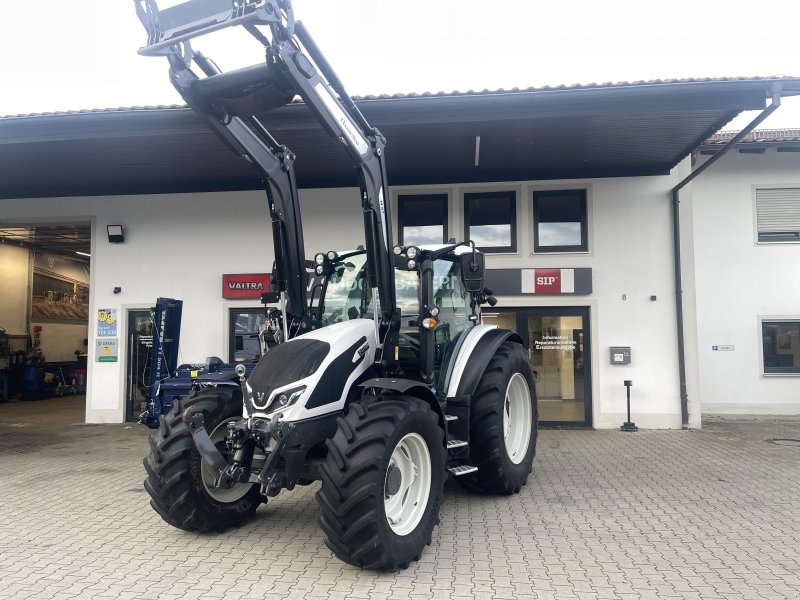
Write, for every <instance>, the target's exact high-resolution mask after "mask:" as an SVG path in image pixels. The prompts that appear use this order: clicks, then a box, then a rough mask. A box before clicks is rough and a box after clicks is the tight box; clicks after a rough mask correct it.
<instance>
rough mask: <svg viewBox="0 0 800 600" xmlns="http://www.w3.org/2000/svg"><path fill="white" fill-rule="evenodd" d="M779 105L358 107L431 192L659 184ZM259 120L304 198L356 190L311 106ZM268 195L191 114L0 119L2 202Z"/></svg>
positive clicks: (617, 102) (389, 102)
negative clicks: (584, 182)
mask: <svg viewBox="0 0 800 600" xmlns="http://www.w3.org/2000/svg"><path fill="white" fill-rule="evenodd" d="M775 92H779V93H780V94H781V95H783V96H790V95H798V94H800V79H798V78H787V77H784V78H763V79H721V80H679V81H669V82H646V83H631V84H628V83H625V84H606V85H591V86H575V87H558V88H539V89H535V88H533V89H527V90H511V91H497V92H477V93H473V92H468V93H452V94H423V95H399V96H386V97H365V98H362V99H359V100H358V101H357V104H358V106H359V108H360V109H361V110H362V111H363V113H364V114H365V116H366V117H367V119H368V120H369V121H370V122H371V123H372V124H373V125H374V126H376V127H378V128H379V129H380V130H381V132H382V133H383V134H384V135H385V137H386V138H387V140H388V145H387V170H388V176H389V183H390V185H407V184H422V185H424V184H436V183H454V182H480V181H523V180H547V179H574V178H595V177H628V176H641V175H659V174H665V173H668V172H669V170H670V169H671V168H672V167H674V166H675V165H676V164H677V163H678V162H679V161H680V160H682V159H683V158H684V157H685V156H687V155H688V154H689V153H690V152H691V151H692V150H694V149H695V148H697V147H698V146H699V145H700V144H701V143H702V142H703V141H704V140H706V139H708V138H709V136H711V135H712V134H714V133H715V132H717V131H718V130H719V129H720V128H722V127H723V126H724V125H725V124H727V123H728V122H729V121H730V120H731V119H733V118H734V117H735V116H736V115H738V114H739V113H740V112H742V111H746V110H760V109H763V108H765V106H766V103H767V99H768V98H770V97H771V96H772V95H773V93H775ZM262 120H263V121H264V123H265V125H267V127H268V128H269V129H270V130H271V131H272V132H273V134H274V135H275V137H276V138H277V139H278V140H279V141H280V142H281V143H284V144H286V145H287V146H289V147H290V148H291V149H292V151H293V152H294V153H295V154H296V155H297V161H296V163H295V167H296V171H297V177H298V182H299V185H300V186H301V187H306V188H308V187H339V186H353V185H356V184H357V179H356V176H355V173H354V171H353V168H352V164H351V163H350V161H349V159H348V157H347V155H346V153H345V151H344V149H343V148H342V147H341V146H340V145H339V144H338V143H337V142H336V141H334V140H333V139H331V138H329V137H328V136H327V134H325V133H324V132H323V130H322V129H321V128H320V126H319V125H318V123H317V121H316V120H315V119H314V118H313V116H312V115H311V114H310V111H309V110H308V109H307V107H306V106H305V105H303V104H302V103H293V104H290V105H287V106H284V107H282V108H280V109H278V110H276V111H274V112H272V113H269V114H268V115H265V116H264V117H263V118H262ZM478 136H479V137H480V145H479V151H478V152H476V140H477V138H478ZM476 158H477V161H476ZM476 162H477V164H476ZM262 187H263V186H262V184H261V182H260V181H259V180H258V178H257V177H256V176H255V173H254V171H253V170H252V168H251V167H250V166H249V165H248V164H247V162H246V161H244V160H243V159H241V158H238V157H236V156H234V155H233V154H231V152H230V151H229V150H228V148H227V147H226V146H225V145H224V144H223V143H222V142H220V141H219V140H218V139H217V138H216V137H215V136H214V134H212V133H211V132H210V131H209V130H208V129H207V128H206V126H205V125H204V124H203V122H202V121H201V120H200V119H199V118H198V117H196V116H195V115H194V113H192V111H190V110H189V109H186V108H182V107H153V108H140V109H113V110H100V111H82V112H77V113H63V114H45V115H23V116H17V117H6V118H2V119H0V198H21V197H48V196H79V195H114V194H142V193H169V192H200V191H222V190H241V189H259V188H262Z"/></svg>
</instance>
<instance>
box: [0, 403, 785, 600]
mask: <svg viewBox="0 0 800 600" xmlns="http://www.w3.org/2000/svg"><path fill="white" fill-rule="evenodd" d="M62 401H63V400H62ZM10 406H11V405H0V598H4V599H5V598H14V599H20V600H21V599H24V598H125V599H127V598H147V599H155V598H159V599H164V600H166V599H178V598H204V599H213V598H225V599H227V598H269V599H278V598H298V599H300V598H302V599H309V600H310V599H313V598H375V599H381V598H403V599H406V598H412V599H423V598H512V599H523V598H587V599H588V598H592V599H594V598H598V599H600V598H702V599H707V598H724V599H735V598H742V599H744V598H800V445H797V442H791V441H778V442H777V443H775V442H770V441H768V440H774V439H776V438H778V439H780V440H787V439H795V440H796V439H800V420H797V419H794V420H771V419H767V418H762V419H759V420H753V421H747V420H735V421H727V420H710V421H709V422H707V423H706V424H705V427H704V429H703V430H702V431H641V432H638V433H635V434H626V433H621V432H616V431H560V430H548V431H542V432H541V436H540V443H539V452H538V456H537V458H536V463H535V469H534V476H533V477H532V478H531V480H530V481H529V483H528V486H527V487H525V488H523V490H522V492H521V493H520V494H518V495H515V496H513V497H509V498H494V497H481V496H475V495H471V494H468V493H465V492H464V491H462V490H461V489H460V488H459V487H458V486H457V485H455V484H454V483H452V482H451V483H449V484H448V485H447V488H446V499H445V506H444V508H443V510H442V515H441V518H442V524H441V526H440V527H439V528H438V529H437V530H436V532H435V533H434V537H433V545H432V546H431V547H429V548H427V549H426V551H425V552H424V554H423V556H422V559H421V560H420V561H419V562H418V563H414V564H412V566H411V567H410V568H409V569H408V570H406V571H403V572H399V573H389V574H376V573H372V572H367V571H361V570H359V569H356V568H353V567H350V566H348V565H345V564H343V563H341V562H339V561H338V560H336V559H335V558H334V557H333V555H332V554H331V553H330V552H329V551H328V550H327V549H326V547H325V546H324V544H323V542H322V535H321V533H320V530H319V528H318V527H317V524H316V519H317V506H316V503H315V500H314V492H315V491H316V489H317V486H316V485H312V486H309V487H307V488H298V489H297V490H295V491H294V492H290V493H285V494H283V495H282V496H280V497H278V498H277V499H275V500H270V502H269V504H268V505H266V506H262V507H261V508H260V509H259V511H258V514H257V518H256V519H255V520H254V521H252V522H250V523H248V524H247V525H245V526H244V527H242V528H241V529H238V530H234V531H230V532H228V533H224V534H220V535H213V536H211V535H197V534H190V533H185V532H182V531H179V530H177V529H173V528H172V527H170V526H168V525H167V524H166V523H164V522H162V521H161V520H160V519H159V517H158V516H157V515H156V513H155V512H153V511H152V510H151V509H150V508H149V506H148V503H147V495H146V494H145V493H144V490H143V489H142V479H143V477H144V470H143V468H142V466H141V460H142V457H143V455H144V453H145V451H146V448H147V440H146V436H147V431H146V430H144V429H143V428H141V427H138V426H134V427H132V428H128V427H125V426H123V425H102V426H99V425H95V426H91V425H80V424H67V425H66V426H62V427H59V428H55V429H54V428H52V427H51V426H48V425H47V424H46V419H42V418H38V419H34V420H31V419H28V420H27V421H26V420H24V419H22V417H21V416H20V413H19V410H18V409H17V412H14V411H13V410H7V409H8V408H9V407H10ZM42 407H43V408H42V411H41V412H40V414H44V410H45V405H42ZM76 420H80V418H78V419H76ZM62 422H64V421H63V420H62ZM72 422H73V423H74V422H75V421H72Z"/></svg>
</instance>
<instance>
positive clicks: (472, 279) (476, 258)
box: [461, 252, 486, 294]
mask: <svg viewBox="0 0 800 600" xmlns="http://www.w3.org/2000/svg"><path fill="white" fill-rule="evenodd" d="M485 269H486V265H485V256H484V255H483V254H482V253H481V252H465V253H464V254H462V255H461V281H462V282H463V284H464V288H465V289H466V290H467V291H468V292H469V293H470V294H479V293H480V292H482V291H483V274H484V270H485Z"/></svg>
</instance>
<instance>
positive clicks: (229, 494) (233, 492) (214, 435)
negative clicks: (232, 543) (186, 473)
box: [200, 419, 253, 504]
mask: <svg viewBox="0 0 800 600" xmlns="http://www.w3.org/2000/svg"><path fill="white" fill-rule="evenodd" d="M230 421H235V419H226V420H224V421H223V422H222V423H220V424H219V425H217V426H216V427H215V428H214V431H212V432H211V435H210V436H209V437H210V438H211V441H212V442H214V445H215V446H216V445H217V444H219V443H220V442H223V441H224V440H225V434H226V433H227V432H228V423H229V422H230ZM200 477H201V478H202V480H203V487H205V488H206V491H207V492H208V495H209V496H211V497H212V498H213V499H214V500H216V501H217V502H222V503H223V504H228V503H230V502H236V501H237V500H241V499H242V498H244V496H245V494H247V492H249V491H250V488H251V487H253V484H252V483H236V484H234V485H233V486H232V487H229V488H224V487H219V488H218V487H214V471H213V470H212V469H211V467H210V466H209V464H208V463H207V462H206V461H204V460H202V459H201V462H200Z"/></svg>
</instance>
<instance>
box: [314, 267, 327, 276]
mask: <svg viewBox="0 0 800 600" xmlns="http://www.w3.org/2000/svg"><path fill="white" fill-rule="evenodd" d="M324 270H325V269H324V268H323V267H322V265H317V268H316V269H315V272H316V274H317V275H322V272H323V271H324Z"/></svg>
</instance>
